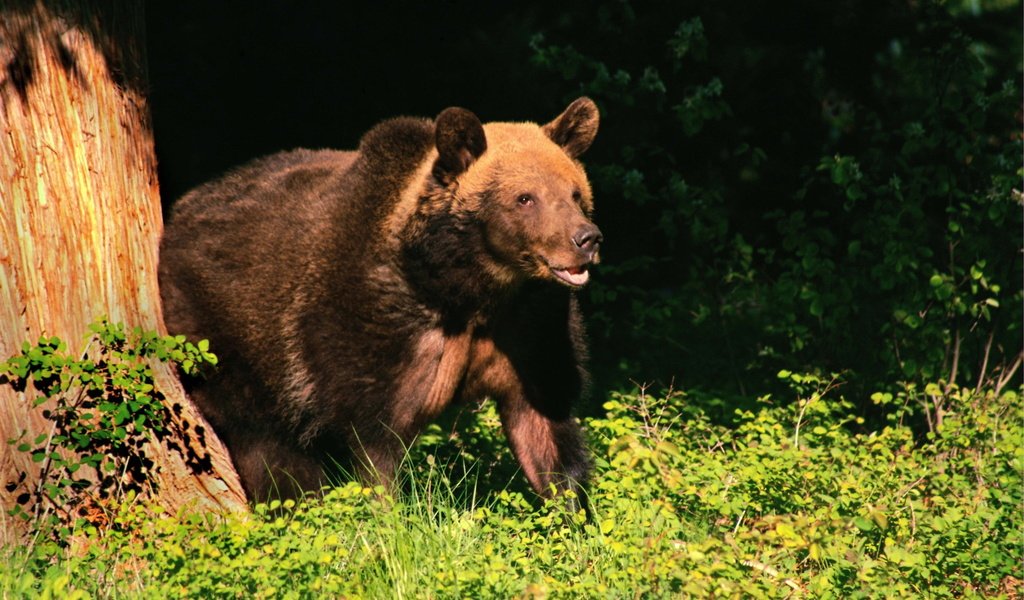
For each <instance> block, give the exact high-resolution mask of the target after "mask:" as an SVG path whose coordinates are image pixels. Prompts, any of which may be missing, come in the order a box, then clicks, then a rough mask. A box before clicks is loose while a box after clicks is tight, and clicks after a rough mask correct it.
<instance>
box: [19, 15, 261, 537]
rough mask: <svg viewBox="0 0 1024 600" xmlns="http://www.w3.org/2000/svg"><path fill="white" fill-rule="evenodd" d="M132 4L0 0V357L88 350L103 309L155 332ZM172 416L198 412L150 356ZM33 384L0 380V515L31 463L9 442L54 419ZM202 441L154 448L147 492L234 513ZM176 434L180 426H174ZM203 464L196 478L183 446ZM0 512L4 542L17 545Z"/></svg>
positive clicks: (156, 235) (148, 150)
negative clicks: (33, 404) (29, 348)
mask: <svg viewBox="0 0 1024 600" xmlns="http://www.w3.org/2000/svg"><path fill="white" fill-rule="evenodd" d="M142 8H143V3H142V2H141V0H140V1H137V2H132V1H107V2H80V1H78V0H38V1H36V2H32V1H28V0H0V360H3V359H6V358H7V357H9V356H11V355H13V354H15V353H16V352H18V351H19V350H20V348H21V344H22V342H23V341H26V340H28V341H32V342H35V340H36V339H38V337H39V336H41V335H47V336H59V337H60V338H61V339H63V340H64V341H65V342H67V344H68V347H69V349H70V350H71V351H73V352H75V351H78V350H79V349H81V348H83V347H84V336H85V335H86V334H87V333H88V325H89V324H90V323H91V322H93V321H94V320H95V319H96V318H98V317H100V316H103V315H106V316H108V317H109V319H110V320H111V321H114V322H118V321H121V322H124V323H125V324H126V325H128V326H129V327H134V326H141V327H142V328H143V329H147V330H158V331H160V332H161V333H164V332H163V327H164V326H163V318H162V316H161V311H160V296H159V293H158V290H157V275H156V273H157V250H158V247H159V239H160V235H161V232H162V229H163V223H162V217H161V209H160V196H159V189H158V184H157V177H156V158H155V155H154V148H153V137H152V128H151V126H150V117H149V109H148V105H147V103H146V97H145V91H146V62H145V43H144V41H145V40H144V35H143V14H142ZM152 368H153V370H154V373H155V380H156V384H157V387H158V388H159V389H160V391H161V392H162V393H163V395H164V397H165V398H166V404H167V405H168V406H169V407H170V406H174V405H180V407H181V410H180V411H172V413H171V414H172V415H174V417H173V418H175V419H179V420H181V421H182V422H188V423H191V424H192V426H193V431H195V429H194V426H196V425H204V426H205V423H204V421H203V419H202V417H201V416H200V415H199V414H198V412H196V410H195V408H194V407H193V405H192V404H191V403H190V402H189V401H188V400H187V398H186V397H185V394H184V391H183V390H182V388H181V385H180V383H179V382H178V379H177V376H176V375H175V373H174V371H173V370H172V369H171V368H170V367H169V366H167V365H165V364H164V363H160V362H159V361H155V360H154V361H153V363H152ZM33 397H35V394H34V393H33V392H32V390H31V389H29V390H26V391H25V392H23V393H18V392H15V391H13V390H12V389H11V387H10V386H0V484H2V485H0V507H3V508H5V509H6V508H9V507H11V506H12V505H13V502H14V499H15V494H16V493H17V492H16V491H13V490H12V486H11V485H9V484H10V483H11V482H16V481H17V480H18V478H19V476H20V475H21V474H23V473H24V474H26V475H27V477H28V481H29V482H31V480H32V478H33V477H36V478H38V477H39V465H38V464H33V463H32V461H31V459H30V457H29V456H28V454H27V453H25V452H17V451H15V449H14V448H13V447H11V446H8V445H7V444H6V441H7V440H8V439H12V438H15V437H17V436H18V435H19V434H20V433H21V432H22V431H25V430H28V431H30V432H38V431H45V430H47V429H48V428H49V423H48V422H47V421H45V420H44V419H43V417H42V416H41V415H40V414H39V409H31V408H30V400H31V398H33ZM205 427H206V431H207V432H208V433H207V434H206V436H205V440H197V439H196V438H197V436H195V435H193V436H191V439H189V438H186V439H184V440H182V439H179V440H174V443H172V444H167V443H160V442H156V441H152V442H149V445H150V446H151V447H149V448H147V449H146V452H147V455H148V456H150V457H155V461H156V466H157V469H156V470H155V471H156V473H155V476H154V483H155V484H156V486H157V487H156V489H157V490H158V492H157V497H156V498H153V499H154V500H156V501H158V502H159V503H160V504H161V505H162V506H164V507H165V508H168V509H170V510H174V509H176V508H179V507H182V506H184V505H187V504H197V505H199V506H201V507H216V508H227V509H232V510H234V509H243V508H244V507H245V495H244V492H243V491H242V488H241V485H240V484H239V481H238V476H237V474H236V473H235V472H234V468H233V467H232V465H231V461H230V459H229V457H228V454H227V451H226V450H225V449H224V447H223V446H222V445H221V443H220V442H219V440H217V439H216V438H215V437H214V435H213V432H212V428H210V427H209V426H205ZM179 430H180V429H179ZM172 446H174V447H177V448H186V449H188V450H189V451H192V452H195V453H197V454H198V456H200V457H208V458H209V461H210V462H209V464H210V465H212V466H211V467H210V468H207V469H205V472H194V470H193V469H192V468H189V467H188V466H187V463H186V460H185V457H184V456H183V455H182V453H183V451H182V450H181V449H172ZM14 523H15V522H14V520H13V519H11V518H9V517H7V516H6V511H4V513H3V514H2V515H0V525H3V527H0V543H3V542H8V541H11V540H13V539H14V537H15V535H16V534H17V532H16V527H15V525H14Z"/></svg>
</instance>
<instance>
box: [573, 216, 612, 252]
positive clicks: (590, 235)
mask: <svg viewBox="0 0 1024 600" xmlns="http://www.w3.org/2000/svg"><path fill="white" fill-rule="evenodd" d="M572 241H573V243H574V244H575V245H576V248H578V249H579V251H580V252H582V253H583V254H584V255H585V256H586V257H587V260H588V261H593V260H594V256H596V255H597V250H598V248H599V247H600V245H601V242H603V241H604V236H603V235H601V230H600V229H598V228H597V225H594V224H593V223H587V224H585V225H583V226H581V227H580V228H579V229H577V230H576V233H575V234H573V236H572Z"/></svg>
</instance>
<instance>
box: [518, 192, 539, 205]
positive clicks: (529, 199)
mask: <svg viewBox="0 0 1024 600" xmlns="http://www.w3.org/2000/svg"><path fill="white" fill-rule="evenodd" d="M516 202H518V203H519V206H533V204H534V202H536V201H535V200H534V199H533V196H532V195H530V194H519V197H518V198H516Z"/></svg>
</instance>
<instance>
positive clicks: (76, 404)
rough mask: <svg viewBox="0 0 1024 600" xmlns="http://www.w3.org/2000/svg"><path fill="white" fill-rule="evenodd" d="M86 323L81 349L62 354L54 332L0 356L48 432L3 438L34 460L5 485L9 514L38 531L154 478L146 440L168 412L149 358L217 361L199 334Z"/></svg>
mask: <svg viewBox="0 0 1024 600" xmlns="http://www.w3.org/2000/svg"><path fill="white" fill-rule="evenodd" d="M90 331H91V336H90V338H89V341H88V343H87V345H86V348H85V350H83V351H81V352H77V353H69V352H68V348H67V345H66V344H65V343H64V342H63V341H61V340H60V339H58V338H56V337H44V338H40V339H39V341H38V343H37V344H36V345H34V346H33V345H31V344H29V343H28V342H26V343H25V344H24V345H23V346H22V350H21V352H20V353H19V354H17V355H15V356H12V357H10V358H9V359H7V360H6V361H4V362H2V363H0V383H6V384H7V385H9V386H10V387H11V388H13V389H14V390H15V391H17V392H19V393H21V394H22V395H23V396H25V394H26V393H27V392H29V391H30V390H31V391H34V392H35V393H36V394H38V395H37V396H35V398H32V399H30V398H29V397H28V396H25V401H26V402H30V403H31V407H32V408H33V409H37V410H39V411H40V412H41V414H42V416H43V418H44V419H46V420H47V421H49V422H50V427H49V429H48V430H47V431H43V432H28V431H22V432H21V434H20V435H19V436H18V437H16V438H14V439H11V440H7V443H8V445H10V446H12V447H14V449H16V450H17V451H18V452H26V453H29V454H30V455H31V457H32V462H33V463H35V464H37V465H39V473H38V474H37V475H36V474H34V475H33V476H32V477H28V473H22V474H21V476H20V479H19V480H18V481H16V482H11V483H8V484H7V485H8V492H10V493H12V494H13V495H14V496H15V497H16V504H15V505H14V507H13V508H12V509H11V511H10V514H11V515H12V516H14V517H16V518H21V519H25V520H33V521H34V527H35V528H36V529H37V530H43V531H45V530H48V529H52V531H53V532H54V533H55V535H56V536H57V539H61V540H63V539H66V538H67V536H68V534H69V533H70V530H71V527H73V526H74V524H75V523H76V521H77V522H78V526H81V525H82V524H83V523H84V522H85V521H84V520H83V519H84V518H85V517H87V516H89V514H90V512H91V511H95V510H97V509H99V508H101V507H102V504H103V502H104V501H105V500H107V499H111V498H114V499H123V498H124V497H126V496H127V495H129V494H131V495H132V496H134V495H135V494H137V493H139V492H142V491H144V490H145V489H146V488H147V487H148V486H151V485H152V481H151V478H150V476H149V475H150V473H151V471H152V469H153V468H154V464H153V461H152V460H151V459H150V458H149V457H148V456H147V455H146V452H145V446H144V444H145V442H146V441H147V440H149V439H150V438H151V437H152V436H157V437H161V436H163V435H164V434H166V433H167V430H168V429H167V428H168V422H169V419H168V415H167V412H168V409H167V407H166V406H165V405H164V404H163V395H162V394H160V392H159V390H156V389H155V388H154V386H153V372H152V369H151V368H150V366H149V363H148V362H147V360H148V359H158V360H161V361H167V360H170V361H173V362H175V363H177V364H178V365H180V366H181V367H182V369H183V370H185V371H186V372H195V371H196V370H197V369H198V368H199V366H200V365H203V364H215V363H216V357H215V356H214V355H213V354H211V353H210V352H209V348H208V343H207V342H206V341H205V340H204V341H201V342H199V343H198V344H197V345H193V344H192V343H190V342H186V341H185V338H184V337H183V336H178V337H171V336H164V337H160V336H157V335H156V334H155V333H153V332H146V331H143V330H142V329H140V328H135V329H132V330H131V331H126V329H125V327H124V325H123V324H120V323H110V322H109V321H107V320H106V319H102V320H99V321H97V322H96V323H94V324H92V325H91V326H90ZM19 488H20V489H21V491H20V493H18V490H19Z"/></svg>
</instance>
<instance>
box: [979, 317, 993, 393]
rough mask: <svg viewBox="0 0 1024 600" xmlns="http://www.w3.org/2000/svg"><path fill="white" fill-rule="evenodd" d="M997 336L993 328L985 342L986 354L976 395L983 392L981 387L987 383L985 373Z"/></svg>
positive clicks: (982, 362)
mask: <svg viewBox="0 0 1024 600" xmlns="http://www.w3.org/2000/svg"><path fill="white" fill-rule="evenodd" d="M995 334H996V330H995V328H994V327H993V328H992V330H991V331H989V332H988V341H987V342H985V354H984V356H983V357H982V359H981V371H980V372H979V373H978V385H976V386H974V393H979V392H981V385H982V384H983V383H984V382H985V371H986V370H988V355H989V352H990V351H991V350H992V339H993V337H994V336H995Z"/></svg>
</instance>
